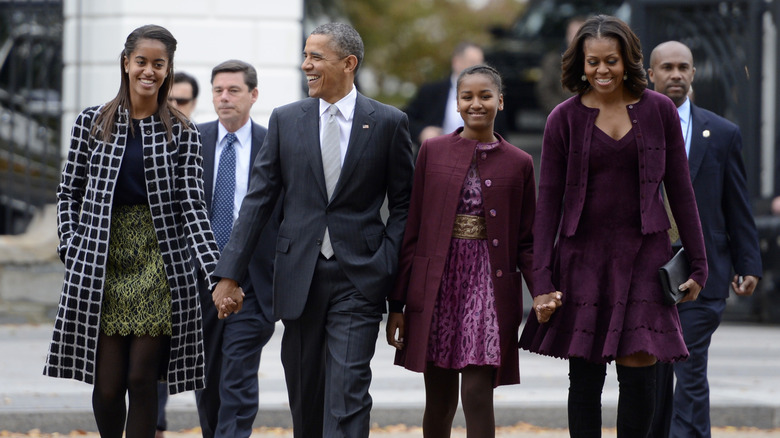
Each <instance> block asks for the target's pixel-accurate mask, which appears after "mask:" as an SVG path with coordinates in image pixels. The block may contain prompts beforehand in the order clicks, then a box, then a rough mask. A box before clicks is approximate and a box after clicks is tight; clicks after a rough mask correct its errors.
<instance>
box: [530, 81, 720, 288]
mask: <svg viewBox="0 0 780 438" xmlns="http://www.w3.org/2000/svg"><path fill="white" fill-rule="evenodd" d="M627 110H628V116H629V117H630V118H631V120H632V121H633V124H634V127H633V129H634V132H635V135H636V143H637V148H638V152H639V187H638V194H639V196H640V199H639V202H640V210H641V213H640V216H641V227H642V234H651V233H657V232H659V231H666V230H668V229H669V228H670V227H671V223H670V222H669V216H668V215H667V213H666V209H665V208H664V203H663V199H662V198H661V195H660V193H661V192H660V187H661V183H662V182H663V183H664V186H665V187H666V190H667V193H668V195H669V204H670V206H671V209H672V213H673V214H674V218H675V220H676V222H677V227H678V229H679V230H680V237H681V238H682V241H683V245H684V246H685V250H686V252H687V253H688V258H689V259H690V262H691V271H692V272H691V278H692V279H693V280H694V281H696V282H697V283H699V284H700V285H702V286H704V285H705V284H706V282H707V260H706V252H705V249H704V240H703V238H702V232H701V223H700V222H699V217H698V216H699V215H698V214H697V211H696V210H697V209H696V208H694V206H695V205H696V200H695V195H694V193H693V189H692V187H691V180H690V174H689V171H688V166H687V165H686V163H687V158H686V157H685V142H684V140H683V137H682V132H681V131H680V117H679V116H678V114H677V107H675V106H674V103H672V101H671V99H669V98H668V97H666V96H664V95H663V94H660V93H658V92H655V91H652V90H645V91H644V92H643V93H642V96H641V98H640V100H639V102H637V103H635V104H631V105H628V106H627ZM598 113H599V110H598V109H596V108H588V107H586V106H585V105H583V104H582V102H581V100H580V96H579V95H577V96H574V97H572V98H570V99H567V100H566V101H565V102H563V103H562V104H560V105H558V106H557V107H555V109H554V110H553V112H552V113H550V116H549V117H548V118H547V125H546V126H545V128H544V147H543V148H542V161H541V170H540V174H541V179H540V180H539V202H538V203H537V207H536V220H535V222H534V288H533V289H532V290H531V293H532V295H533V296H537V295H542V294H546V293H549V292H552V291H555V290H557V288H556V287H555V286H554V282H553V257H554V251H555V250H554V245H553V244H554V242H555V240H556V237H557V235H558V233H560V235H561V236H573V235H574V234H575V232H576V230H577V227H578V225H579V221H580V215H581V214H582V210H583V206H584V204H585V198H586V193H587V190H588V187H587V186H588V184H587V183H588V162H589V158H588V154H589V153H590V141H591V138H592V137H593V129H594V127H595V126H596V116H598Z"/></svg>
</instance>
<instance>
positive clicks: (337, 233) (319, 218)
mask: <svg viewBox="0 0 780 438" xmlns="http://www.w3.org/2000/svg"><path fill="white" fill-rule="evenodd" d="M319 120H320V117H319V100H318V99H314V98H309V99H304V100H301V101H298V102H295V103H292V104H289V105H285V106H282V107H280V108H277V109H275V110H274V111H273V113H272V114H271V119H270V121H269V127H268V135H267V136H266V139H265V144H264V145H263V148H262V150H261V151H260V154H259V155H258V158H257V160H256V161H255V164H254V169H253V171H252V180H251V182H250V184H249V193H247V196H246V198H244V202H243V204H242V205H241V212H240V213H239V218H238V221H237V222H236V224H235V225H234V227H233V233H232V234H231V236H230V241H229V242H228V244H227V246H225V249H224V250H223V252H222V256H221V258H220V261H219V264H218V265H217V270H216V271H215V275H216V276H218V277H225V278H232V279H236V278H240V274H241V272H243V271H244V269H245V268H246V265H247V263H248V262H249V256H250V255H251V251H252V246H253V245H254V242H257V241H258V240H259V239H261V237H260V230H261V229H262V227H263V225H264V224H265V222H266V221H267V220H268V218H269V217H270V215H271V212H272V210H273V206H274V203H275V202H276V199H277V197H278V196H279V194H280V193H281V192H282V190H284V199H283V210H282V211H283V213H282V214H283V219H282V224H281V226H280V229H279V237H278V239H277V240H276V260H275V270H274V314H275V316H276V317H278V318H282V319H296V318H298V317H299V316H300V314H301V312H302V311H303V308H304V305H305V304H306V299H307V297H308V293H309V288H310V285H311V281H312V276H313V274H314V267H315V264H316V261H317V257H318V254H319V252H320V245H321V244H322V236H323V234H324V232H325V227H326V226H328V229H329V233H330V237H331V242H332V244H333V249H334V251H335V254H336V259H337V260H338V263H339V266H340V268H341V269H342V270H343V271H344V273H345V274H346V275H347V277H348V278H349V280H350V281H351V282H352V284H354V285H355V287H356V288H357V289H358V290H359V291H360V292H361V293H362V294H363V295H364V296H366V297H367V298H368V299H369V300H372V301H374V302H377V303H379V302H381V301H383V300H384V299H385V297H386V296H387V293H388V291H389V288H390V287H392V285H393V282H394V278H395V275H396V270H397V266H398V253H399V249H400V246H401V239H402V237H403V231H404V225H405V223H406V215H407V210H408V208H409V197H410V191H411V185H412V173H413V168H414V166H413V163H412V145H411V140H410V138H409V127H408V119H407V117H406V115H405V114H404V113H403V112H401V111H399V110H398V109H396V108H393V107H391V106H388V105H385V104H382V103H380V102H377V101H375V100H372V99H369V98H367V97H365V96H363V95H362V94H360V93H358V96H357V102H356V104H355V115H354V118H353V121H352V131H351V135H350V141H349V146H348V149H347V154H346V157H345V159H344V164H343V166H342V170H341V175H340V178H339V181H338V183H337V185H336V188H335V190H334V192H333V197H332V200H331V202H328V199H327V195H326V189H325V177H324V175H323V171H322V157H321V154H320V141H319V137H320V135H319V132H320V130H319ZM385 197H387V201H388V208H389V217H388V218H387V223H386V224H385V223H384V222H383V221H382V218H381V216H380V208H381V207H382V204H383V202H384V200H385Z"/></svg>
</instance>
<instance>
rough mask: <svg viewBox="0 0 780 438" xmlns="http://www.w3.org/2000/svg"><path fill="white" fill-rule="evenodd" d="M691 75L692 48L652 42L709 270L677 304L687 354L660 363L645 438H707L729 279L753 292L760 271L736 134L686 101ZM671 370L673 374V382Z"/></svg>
mask: <svg viewBox="0 0 780 438" xmlns="http://www.w3.org/2000/svg"><path fill="white" fill-rule="evenodd" d="M695 72H696V69H695V68H694V66H693V55H692V54H691V51H690V49H689V48H688V47H687V46H685V45H684V44H682V43H679V42H677V41H667V42H665V43H662V44H660V45H658V46H657V47H656V48H655V49H654V50H653V52H652V54H651V55H650V68H649V69H648V77H649V79H650V81H651V82H652V83H653V84H654V85H655V90H656V91H658V92H660V93H663V94H665V95H667V96H668V97H669V98H671V99H672V101H674V103H675V105H677V111H678V112H679V113H680V123H681V126H682V132H683V138H684V139H685V147H686V150H687V151H688V163H689V166H690V171H691V180H692V182H693V190H694V192H695V194H696V203H697V205H698V207H699V216H700V218H701V228H702V231H703V232H704V243H705V246H706V249H707V264H708V267H709V273H710V274H709V278H708V280H707V285H706V287H705V288H704V289H703V290H702V291H701V293H700V294H699V298H698V299H697V300H696V301H690V302H685V303H680V304H679V305H678V306H677V310H678V311H679V313H680V321H681V323H682V329H683V338H684V339H685V344H686V346H687V347H688V351H689V352H690V356H689V357H688V360H687V361H684V362H677V363H675V364H674V365H673V366H672V365H670V364H663V363H659V364H658V383H657V386H658V396H657V399H656V411H655V419H654V420H653V423H654V424H653V429H652V430H651V434H650V435H649V436H650V437H655V438H659V437H666V436H671V437H680V438H697V437H709V436H710V401H709V395H710V394H709V384H708V382H707V351H708V349H709V346H710V340H711V339H712V334H713V333H714V332H715V329H717V328H718V325H720V321H721V317H722V315H723V310H724V309H725V307H726V298H728V296H729V283H730V284H731V287H732V289H733V290H734V292H735V293H736V294H737V295H751V294H752V293H753V291H754V290H755V288H756V285H757V284H758V280H759V278H760V276H761V255H760V251H759V246H758V232H757V230H756V225H755V221H754V220H753V213H752V211H751V208H750V202H749V200H748V192H747V187H746V184H745V166H744V164H743V162H742V155H741V152H742V137H741V135H740V132H739V128H738V127H737V126H736V125H735V124H733V123H731V122H729V121H728V120H726V119H724V118H723V117H720V116H717V115H715V114H713V113H712V112H710V111H707V110H705V109H702V108H699V107H697V106H696V105H694V104H693V103H691V101H690V99H689V98H688V91H689V89H690V86H691V82H693V76H694V73H695ZM699 92H701V90H699ZM732 266H733V268H734V270H735V271H736V275H734V277H733V278H731V272H732ZM672 369H673V370H674V375H676V376H677V384H676V386H674V387H673V375H672ZM667 434H668V435H667Z"/></svg>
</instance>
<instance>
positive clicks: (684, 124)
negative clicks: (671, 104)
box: [677, 98, 693, 156]
mask: <svg viewBox="0 0 780 438" xmlns="http://www.w3.org/2000/svg"><path fill="white" fill-rule="evenodd" d="M677 114H678V115H679V116H680V128H682V134H683V140H685V155H686V156H690V155H691V154H690V152H691V131H692V130H693V123H692V122H691V100H690V99H688V98H686V99H685V102H683V104H682V105H680V106H679V107H677Z"/></svg>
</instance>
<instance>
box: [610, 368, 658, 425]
mask: <svg viewBox="0 0 780 438" xmlns="http://www.w3.org/2000/svg"><path fill="white" fill-rule="evenodd" d="M655 367H656V366H655V365H651V366H649V367H627V366H622V365H617V376H618V383H619V384H620V385H619V386H620V397H619V399H618V413H617V436H618V438H636V437H646V436H647V433H648V431H649V430H650V425H651V424H652V422H653V412H654V411H655V395H656V394H655V392H656V388H655V377H656V376H655Z"/></svg>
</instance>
